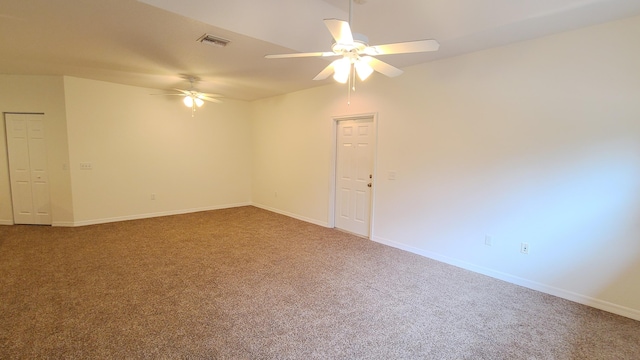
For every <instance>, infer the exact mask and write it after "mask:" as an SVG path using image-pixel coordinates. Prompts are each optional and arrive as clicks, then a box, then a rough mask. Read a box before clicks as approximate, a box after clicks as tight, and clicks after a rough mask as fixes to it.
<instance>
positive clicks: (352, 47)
mask: <svg viewBox="0 0 640 360" xmlns="http://www.w3.org/2000/svg"><path fill="white" fill-rule="evenodd" d="M360 2H362V1H360ZM352 5H353V0H349V22H347V21H344V20H337V19H325V20H324V23H325V25H326V26H327V29H328V30H329V32H330V33H331V35H332V36H333V39H334V40H335V43H334V44H333V45H332V46H331V51H325V52H310V53H293V54H277V55H266V56H265V58H267V59H281V58H297V57H339V59H337V60H334V61H333V62H332V63H331V64H329V65H328V66H327V67H326V68H324V70H322V71H321V72H320V73H319V74H318V75H316V77H315V78H313V80H324V79H326V78H327V77H329V75H331V74H332V73H333V78H334V79H335V80H336V81H338V82H340V83H343V84H345V83H347V81H350V82H351V81H353V82H354V83H355V74H356V73H357V74H358V77H359V78H360V80H362V81H364V80H365V79H366V78H368V77H369V75H371V74H372V73H373V71H377V72H379V73H381V74H384V75H386V76H389V77H395V76H398V75H400V74H402V73H403V71H402V70H400V69H398V68H396V67H394V66H392V65H390V64H387V63H386V62H384V61H381V60H378V59H377V58H375V56H378V55H393V54H407V53H416V52H427V51H437V50H438V48H439V47H440V44H439V43H438V42H437V41H436V40H417V41H408V42H400V43H393V44H385V45H376V46H370V45H369V44H368V38H367V37H366V36H364V35H361V34H357V33H352V32H351V26H350V25H349V24H350V23H351V18H352ZM352 68H353V69H355V70H354V71H352Z"/></svg>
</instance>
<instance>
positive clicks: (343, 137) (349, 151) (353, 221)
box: [335, 118, 375, 237]
mask: <svg viewBox="0 0 640 360" xmlns="http://www.w3.org/2000/svg"><path fill="white" fill-rule="evenodd" d="M337 132H338V133H337V153H336V207H335V226H336V227H337V228H339V229H343V230H346V231H349V232H352V233H355V234H358V235H362V236H366V237H369V229H370V226H369V223H370V214H371V210H370V209H371V189H372V183H373V151H374V148H375V132H374V126H373V119H372V118H365V119H357V120H342V121H339V122H338V127H337Z"/></svg>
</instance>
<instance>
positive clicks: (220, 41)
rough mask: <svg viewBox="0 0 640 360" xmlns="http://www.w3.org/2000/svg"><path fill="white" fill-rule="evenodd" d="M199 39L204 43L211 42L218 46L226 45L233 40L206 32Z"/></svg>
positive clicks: (210, 43)
mask: <svg viewBox="0 0 640 360" xmlns="http://www.w3.org/2000/svg"><path fill="white" fill-rule="evenodd" d="M198 41H199V42H201V43H203V44H209V45H213V46H217V47H225V46H227V44H229V43H230V42H231V40H227V39H223V38H221V37H217V36H213V35H211V34H204V35H202V36H200V37H199V38H198Z"/></svg>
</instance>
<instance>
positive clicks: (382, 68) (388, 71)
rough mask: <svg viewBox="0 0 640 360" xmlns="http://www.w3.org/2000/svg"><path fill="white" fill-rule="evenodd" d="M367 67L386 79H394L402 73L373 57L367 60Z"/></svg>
mask: <svg viewBox="0 0 640 360" xmlns="http://www.w3.org/2000/svg"><path fill="white" fill-rule="evenodd" d="M368 63H369V65H370V66H371V67H372V68H373V70H375V71H377V72H379V73H381V74H383V75H386V76H388V77H396V76H398V75H402V73H403V72H404V71H402V70H400V69H398V68H397V67H395V66H392V65H389V64H387V63H386V62H384V61H380V60H378V59H376V58H374V57H372V58H371V59H369V60H368Z"/></svg>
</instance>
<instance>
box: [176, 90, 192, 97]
mask: <svg viewBox="0 0 640 360" xmlns="http://www.w3.org/2000/svg"><path fill="white" fill-rule="evenodd" d="M173 90H175V91H180V92H181V93H183V94H184V95H187V96H189V95H191V91H189V90H182V89H173Z"/></svg>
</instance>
